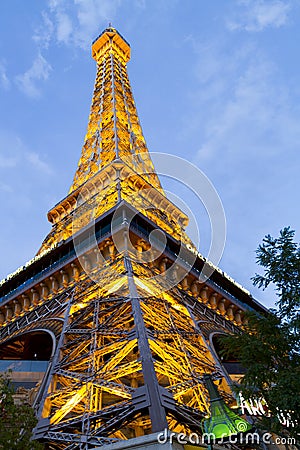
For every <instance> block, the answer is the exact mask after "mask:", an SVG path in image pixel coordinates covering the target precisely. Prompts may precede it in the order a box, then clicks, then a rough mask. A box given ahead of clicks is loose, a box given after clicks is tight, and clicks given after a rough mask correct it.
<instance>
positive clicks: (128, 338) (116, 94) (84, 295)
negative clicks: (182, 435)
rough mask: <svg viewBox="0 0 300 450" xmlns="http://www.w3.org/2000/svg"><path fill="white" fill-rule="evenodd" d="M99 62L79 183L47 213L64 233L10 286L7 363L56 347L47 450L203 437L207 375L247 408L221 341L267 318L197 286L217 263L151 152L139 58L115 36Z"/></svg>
mask: <svg viewBox="0 0 300 450" xmlns="http://www.w3.org/2000/svg"><path fill="white" fill-rule="evenodd" d="M92 54H93V57H94V59H95V60H96V62H97V76H96V82H95V89H94V94H93V99H92V106H91V113H90V116H89V123H88V129H87V134H86V137H85V141H84V145H83V149H82V154H81V158H80V160H79V164H78V168H77V171H76V174H75V177H74V181H73V184H72V186H71V189H70V191H69V194H68V195H67V197H65V198H64V199H63V200H62V201H61V202H60V203H58V204H57V205H56V206H55V207H54V208H53V209H52V210H51V211H50V212H49V213H48V218H49V221H50V222H51V223H52V230H51V232H50V233H49V235H48V236H47V237H46V239H45V240H44V242H43V244H42V247H41V249H40V251H39V253H38V254H37V256H36V257H35V258H34V259H33V260H32V261H30V262H29V263H28V264H27V265H26V266H24V267H23V268H21V269H20V270H19V271H17V272H16V273H15V274H13V275H11V276H10V277H8V278H7V279H6V280H4V281H3V282H2V283H1V286H0V294H1V304H0V307H1V312H0V323H1V328H0V345H1V346H0V357H1V359H2V360H3V361H4V360H19V361H22V360H26V359H34V357H33V356H30V351H29V350H30V348H31V346H32V345H33V344H34V345H35V348H38V351H37V353H36V352H35V353H34V355H35V357H36V358H37V359H39V355H38V352H39V351H40V352H41V353H43V347H42V339H45V335H47V336H48V337H49V336H51V339H50V341H51V345H50V344H49V341H47V342H48V343H47V345H48V347H49V348H50V349H48V350H47V352H48V353H47V355H48V356H47V359H49V363H48V366H47V370H46V372H45V375H44V376H43V378H42V379H41V381H40V384H39V385H38V386H37V387H36V388H35V389H34V390H33V391H32V392H31V399H32V401H33V406H34V408H35V410H36V411H37V415H38V419H39V422H38V424H37V426H36V428H35V431H34V436H35V438H36V439H39V440H41V441H42V442H45V443H47V448H49V449H92V448H95V447H97V446H103V445H104V446H105V445H106V444H110V443H112V442H114V441H118V440H127V439H131V438H134V437H138V436H143V435H147V434H150V433H154V432H159V431H162V430H164V429H165V428H168V429H170V430H173V431H175V432H186V433H188V432H190V431H196V432H198V433H201V428H200V424H201V421H202V420H203V418H204V417H205V416H208V415H209V414H210V399H209V391H208V389H207V387H206V384H205V379H204V377H205V375H207V374H209V375H210V377H211V379H212V380H215V381H216V380H217V381H218V387H219V391H220V393H221V395H222V398H223V399H224V400H225V402H226V403H227V404H228V405H229V406H232V405H234V404H235V399H234V397H233V396H232V394H231V391H230V386H229V385H230V377H229V376H228V373H227V372H226V370H225V369H224V367H223V365H222V364H221V362H220V360H219V359H218V356H217V352H216V350H215V348H214V345H213V339H214V336H217V335H218V334H221V333H228V332H238V331H239V330H240V327H241V326H242V323H243V312H244V311H245V310H246V309H248V308H249V307H252V308H255V309H259V308H260V306H259V305H258V304H257V303H256V302H255V301H254V300H253V299H252V297H251V296H250V295H249V293H247V292H246V291H245V290H243V289H242V288H241V287H240V286H239V285H237V284H236V283H234V282H233V280H232V279H230V278H229V277H227V276H226V275H225V274H224V273H223V272H221V271H220V270H218V269H216V270H215V271H214V272H213V274H212V275H211V277H210V278H209V279H207V280H206V281H205V282H204V281H203V280H201V277H199V274H200V273H201V271H204V272H205V259H204V258H203V257H201V255H200V254H199V253H198V252H197V251H196V249H195V248H194V246H193V244H192V243H191V242H190V240H189V238H188V236H187V235H186V234H185V231H184V230H185V227H186V225H187V223H188V218H187V217H186V215H185V214H184V213H183V212H182V211H180V209H179V208H178V207H176V206H175V205H174V204H173V203H172V202H170V201H169V200H168V199H167V197H166V196H165V194H164V191H163V189H162V187H161V184H160V181H159V179H158V177H157V175H156V173H155V170H154V167H153V164H152V161H151V159H150V155H149V153H148V150H147V147H146V143H145V139H144V137H143V133H142V129H141V126H140V123H139V119H138V115H137V111H136V107H135V103H134V100H133V96H132V92H131V87H130V83H129V79H128V74H127V68H126V63H127V62H128V60H129V58H130V47H129V45H128V44H127V42H126V41H125V40H124V39H123V38H122V36H121V35H120V34H119V33H118V32H117V31H116V30H115V29H114V28H108V29H106V30H105V31H104V32H103V33H102V34H101V35H100V36H99V37H98V38H97V39H96V40H95V42H94V43H93V46H92ZM39 342H40V348H39ZM45 342H46V341H45ZM43 345H44V344H43ZM45 345H46V344H45ZM26 349H27V350H26ZM28 349H29V350H28ZM51 349H52V350H51ZM26 352H27V353H26ZM26 355H27V356H26ZM44 359H45V357H44ZM3 361H2V362H3Z"/></svg>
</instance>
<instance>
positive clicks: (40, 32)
mask: <svg viewBox="0 0 300 450" xmlns="http://www.w3.org/2000/svg"><path fill="white" fill-rule="evenodd" d="M53 33H54V25H53V22H52V20H51V19H50V17H49V14H47V13H46V12H45V11H43V12H42V23H41V24H40V25H39V26H38V27H37V28H36V29H35V31H34V34H33V36H32V39H33V40H34V41H35V42H36V43H37V44H38V46H39V48H48V47H49V45H50V42H51V39H52V37H53Z"/></svg>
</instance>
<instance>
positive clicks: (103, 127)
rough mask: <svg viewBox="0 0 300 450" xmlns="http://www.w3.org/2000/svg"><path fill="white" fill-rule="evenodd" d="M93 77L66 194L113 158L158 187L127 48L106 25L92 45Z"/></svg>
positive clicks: (158, 183) (114, 31)
mask: <svg viewBox="0 0 300 450" xmlns="http://www.w3.org/2000/svg"><path fill="white" fill-rule="evenodd" d="M92 56H93V58H94V59H95V61H96V62H97V75H96V82H95V89H94V94H93V99H92V105H91V112H90V116H89V122H88V128H87V133H86V136H85V140H84V144H83V147H82V153H81V157H80V160H79V163H78V168H77V170H76V173H75V177H74V180H73V183H72V186H71V188H70V192H73V191H74V190H76V189H77V188H78V187H79V186H81V185H83V184H84V183H85V182H86V181H87V180H88V179H90V178H91V177H92V176H93V175H94V174H95V173H97V172H98V171H99V170H101V169H102V168H103V167H105V166H107V165H108V164H109V163H111V162H112V161H114V160H116V159H121V160H122V161H124V162H126V164H128V165H129V166H131V167H132V168H133V169H134V170H137V171H138V172H139V173H140V174H143V177H145V178H146V179H147V181H149V182H150V184H151V185H152V186H153V187H155V188H158V189H160V190H161V185H160V182H159V179H158V177H157V175H156V174H155V172H154V167H153V164H152V161H151V159H150V155H149V154H148V149H147V146H146V142H145V138H144V136H143V132H142V128H141V125H140V122H139V118H138V114H137V110H136V106H135V103H134V99H133V95H132V90H131V86H130V82H129V78H128V73H127V67H126V64H127V62H128V61H129V60H130V45H129V44H128V42H126V40H125V39H124V38H123V37H122V36H121V35H120V33H118V31H117V30H116V29H115V28H113V27H112V26H111V24H110V25H109V27H108V28H106V30H104V31H103V33H101V34H100V35H99V36H98V37H97V39H95V40H94V42H93V44H92Z"/></svg>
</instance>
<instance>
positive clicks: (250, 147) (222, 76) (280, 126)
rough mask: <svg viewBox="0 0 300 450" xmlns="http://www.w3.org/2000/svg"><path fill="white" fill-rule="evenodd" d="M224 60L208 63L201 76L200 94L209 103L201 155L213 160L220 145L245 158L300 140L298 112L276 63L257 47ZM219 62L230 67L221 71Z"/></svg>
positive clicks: (264, 154) (230, 157)
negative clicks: (254, 50) (202, 90)
mask: <svg viewBox="0 0 300 450" xmlns="http://www.w3.org/2000/svg"><path fill="white" fill-rule="evenodd" d="M246 55H248V56H247V59H246V58H245V56H246ZM227 58H228V56H227ZM225 59H226V58H223V59H222V57H221V56H220V55H219V56H218V67H215V66H214V65H212V66H211V68H210V69H209V67H210V65H209V64H208V65H207V66H206V64H205V66H206V68H205V72H204V74H202V75H201V77H200V78H201V79H202V85H205V89H204V93H203V94H200V95H202V100H204V101H205V102H206V103H209V102H210V103H211V104H210V106H209V108H210V113H211V114H208V115H209V117H210V119H207V120H206V129H205V132H204V140H203V143H202V145H201V148H200V149H199V157H201V159H203V158H209V159H211V158H215V157H216V154H217V153H219V152H220V149H222V151H223V152H225V153H226V155H227V156H226V158H227V159H228V160H232V161H234V158H235V157H236V156H237V153H239V160H241V159H242V160H244V161H245V160H246V159H247V157H249V158H250V159H251V158H252V159H253V158H255V155H256V156H260V157H263V158H267V157H268V156H270V155H274V154H276V153H278V154H279V153H280V152H282V148H285V149H286V151H289V150H291V149H292V148H294V146H295V144H296V142H297V140H298V139H299V138H300V125H297V122H298V121H299V118H300V117H299V111H298V112H297V111H295V110H294V108H293V106H292V101H291V98H290V93H289V90H288V87H287V86H285V85H282V84H281V82H280V80H279V79H278V78H277V68H276V66H275V65H274V64H273V63H272V62H270V61H269V60H268V58H267V57H265V56H264V55H262V54H261V55H260V54H259V51H258V50H257V52H256V53H255V54H254V53H253V54H252V52H251V51H250V50H249V49H248V50H245V54H244V56H243V58H241V54H235V55H234V56H232V57H231V58H229V64H228V59H227V60H225ZM219 65H220V66H222V65H223V66H224V67H225V66H227V67H226V69H225V70H224V71H223V72H222V70H221V67H219ZM230 67H231V68H230ZM203 81H204V82H203ZM287 130H290V132H289V133H288V132H287Z"/></svg>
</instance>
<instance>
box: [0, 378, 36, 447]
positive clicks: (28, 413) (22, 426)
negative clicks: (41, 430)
mask: <svg viewBox="0 0 300 450" xmlns="http://www.w3.org/2000/svg"><path fill="white" fill-rule="evenodd" d="M35 424H36V418H35V415H34V412H33V409H32V408H31V407H30V406H29V405H25V404H24V405H17V404H15V402H14V399H13V389H12V387H11V384H10V378H9V375H8V374H6V373H4V374H0V449H5V450H41V449H43V448H44V447H43V446H42V445H41V444H39V443H38V442H32V441H30V438H31V435H32V429H33V427H34V426H35Z"/></svg>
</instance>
